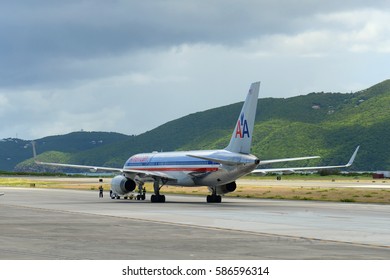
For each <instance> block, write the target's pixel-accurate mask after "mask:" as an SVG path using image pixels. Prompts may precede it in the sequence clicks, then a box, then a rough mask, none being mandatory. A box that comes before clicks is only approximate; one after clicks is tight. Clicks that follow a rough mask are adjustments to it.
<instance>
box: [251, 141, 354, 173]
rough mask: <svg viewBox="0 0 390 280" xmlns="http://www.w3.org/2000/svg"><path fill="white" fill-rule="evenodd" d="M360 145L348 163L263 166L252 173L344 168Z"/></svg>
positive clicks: (351, 159)
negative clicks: (309, 165) (283, 166)
mask: <svg viewBox="0 0 390 280" xmlns="http://www.w3.org/2000/svg"><path fill="white" fill-rule="evenodd" d="M359 148H360V146H357V148H356V150H355V152H354V153H353V154H352V156H351V158H350V159H349V161H348V163H347V164H345V165H333V166H332V165H328V166H311V167H286V168H265V169H255V170H253V171H252V173H263V174H266V173H269V172H292V173H293V172H295V171H304V170H321V169H334V168H345V167H349V166H351V165H352V163H353V162H354V160H355V157H356V154H357V152H358V150H359Z"/></svg>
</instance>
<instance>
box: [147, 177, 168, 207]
mask: <svg viewBox="0 0 390 280" xmlns="http://www.w3.org/2000/svg"><path fill="white" fill-rule="evenodd" d="M164 184H165V183H164V181H163V182H162V185H161V186H160V179H155V180H154V183H153V190H154V194H153V195H152V196H151V198H150V201H151V202H152V203H156V202H157V203H164V202H165V195H162V194H160V189H161V188H162V187H163V186H164Z"/></svg>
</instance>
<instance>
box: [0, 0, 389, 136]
mask: <svg viewBox="0 0 390 280" xmlns="http://www.w3.org/2000/svg"><path fill="white" fill-rule="evenodd" d="M389 23H390V1H389V0H384V1H381V0H377V1H366V0H355V1H352V0H344V1H334V0H328V1H321V0H297V1H287V0H285V1H282V0H272V1H271V0H269V1H263V0H252V1H251V0H241V1H233V0H207V1H202V0H186V1H183V0H166V1H159V0H154V1H149V0H140V1H137V0H134V1H130V0H128V1H125V0H112V1H106V0H94V1H93V0H77V1H74V0H67V1H63V0H61V1H57V0H25V1H22V0H12V1H1V2H0V120H1V125H0V139H1V138H6V137H16V136H17V137H19V138H23V139H28V140H30V139H36V138H40V137H44V136H48V135H53V134H65V133H69V132H72V131H79V130H81V129H84V130H86V131H115V132H121V133H125V134H140V133H142V132H145V131H147V130H151V129H153V128H155V127H157V126H159V125H161V124H163V123H165V122H167V121H169V120H173V119H176V118H178V117H181V116H184V115H187V114H189V113H194V112H198V111H203V110H206V109H210V108H214V107H218V106H223V105H227V104H231V103H235V102H240V101H242V100H244V98H245V96H246V93H247V90H248V89H249V86H250V83H251V82H253V81H258V80H260V81H261V82H262V84H261V89H260V95H261V97H290V96H296V95H300V94H307V93H309V92H313V91H337V92H351V91H357V90H361V89H365V88H367V87H369V86H371V85H373V84H376V83H378V82H381V81H383V80H385V79H388V78H390V24H389ZM260 109H261V108H260ZM232 125H233V124H232Z"/></svg>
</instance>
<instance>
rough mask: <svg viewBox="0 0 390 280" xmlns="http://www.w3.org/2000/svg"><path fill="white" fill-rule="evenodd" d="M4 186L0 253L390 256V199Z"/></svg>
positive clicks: (70, 256) (53, 256) (61, 255)
mask: <svg viewBox="0 0 390 280" xmlns="http://www.w3.org/2000/svg"><path fill="white" fill-rule="evenodd" d="M0 192H1V193H4V195H3V196H1V197H0V259H16V260H17V259H167V260H170V259H387V260H388V259H390V205H379V204H357V203H332V202H313V201H286V200H261V199H239V198H226V197H225V198H224V200H223V203H221V204H208V203H206V202H205V197H203V196H202V197H197V196H178V195H167V202H166V203H163V204H158V203H157V204H152V203H150V202H149V200H146V201H130V200H111V199H110V198H109V196H108V194H107V193H105V196H104V198H102V199H99V198H98V194H97V192H92V191H80V190H58V189H38V188H16V187H12V188H11V187H0ZM147 199H149V197H147Z"/></svg>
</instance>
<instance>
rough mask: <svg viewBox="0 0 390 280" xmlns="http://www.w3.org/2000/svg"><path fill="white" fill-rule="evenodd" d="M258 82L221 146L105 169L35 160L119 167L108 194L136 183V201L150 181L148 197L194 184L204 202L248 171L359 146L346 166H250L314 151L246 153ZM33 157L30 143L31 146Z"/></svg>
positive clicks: (216, 198) (159, 198)
mask: <svg viewBox="0 0 390 280" xmlns="http://www.w3.org/2000/svg"><path fill="white" fill-rule="evenodd" d="M259 89H260V82H256V83H253V84H252V85H251V87H250V89H249V93H248V95H247V97H246V100H245V103H244V105H243V107H242V110H241V113H240V115H239V117H238V120H237V123H236V126H235V128H234V130H233V133H232V137H231V139H230V143H229V145H228V146H227V147H226V148H225V149H222V150H204V151H180V152H161V153H157V152H154V153H144V154H136V155H133V156H132V157H130V158H129V159H128V160H127V161H126V163H125V164H124V166H123V168H108V167H98V166H85V165H73V164H59V163H47V162H39V161H36V163H38V164H44V165H52V166H62V167H74V168H85V169H91V170H94V171H97V170H101V171H111V172H119V173H121V175H117V176H115V177H114V178H113V179H112V181H111V197H112V198H119V197H120V196H124V197H126V196H127V195H129V194H130V193H132V192H133V191H134V190H135V189H136V188H137V186H138V193H139V194H138V195H137V199H138V200H145V193H144V192H143V185H144V183H145V182H153V188H154V194H153V195H152V196H151V202H165V196H164V195H162V194H160V189H161V188H162V187H163V186H165V185H170V186H184V187H197V186H207V187H208V188H209V190H210V192H211V194H210V195H208V196H207V202H209V203H212V202H214V203H220V202H221V195H224V194H226V193H230V192H233V191H235V189H236V182H235V181H236V180H237V179H238V178H240V177H242V176H244V175H246V174H249V173H267V172H278V171H281V172H294V171H296V170H316V169H328V168H339V167H348V166H351V165H352V163H353V161H354V159H355V157H356V154H357V151H358V149H359V147H357V148H356V150H355V152H354V153H353V155H352V157H351V159H350V160H349V162H348V163H347V164H346V165H338V166H319V167H318V166H317V167H297V168H279V169H277V168H273V169H256V168H257V167H258V166H259V165H262V164H269V163H275V162H286V161H296V160H304V159H312V158H318V156H310V157H299V158H284V159H273V160H260V159H259V158H258V157H256V156H254V155H252V154H250V150H251V144H252V136H253V128H254V124H255V116H256V108H257V101H258V96H259ZM34 156H36V153H35V147H34Z"/></svg>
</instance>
